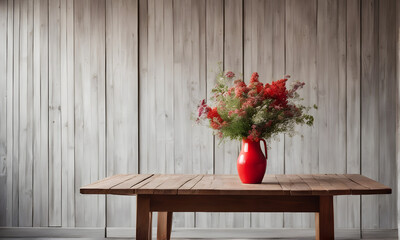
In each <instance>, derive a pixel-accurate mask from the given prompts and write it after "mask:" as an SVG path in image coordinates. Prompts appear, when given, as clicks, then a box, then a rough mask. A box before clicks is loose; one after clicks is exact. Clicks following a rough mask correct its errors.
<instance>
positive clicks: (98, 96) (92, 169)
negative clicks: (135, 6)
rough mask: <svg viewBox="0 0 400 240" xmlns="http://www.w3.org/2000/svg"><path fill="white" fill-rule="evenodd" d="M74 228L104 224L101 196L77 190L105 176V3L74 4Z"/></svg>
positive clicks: (89, 1)
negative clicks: (81, 192)
mask: <svg viewBox="0 0 400 240" xmlns="http://www.w3.org/2000/svg"><path fill="white" fill-rule="evenodd" d="M74 11H75V15H74V27H75V35H74V44H75V66H74V72H75V209H76V210H75V220H76V223H75V225H76V226H78V227H89V226H90V227H102V226H104V224H105V207H104V206H105V201H104V196H83V195H81V194H80V193H79V187H80V186H82V185H85V184H89V183H91V182H94V181H96V180H98V179H101V178H104V175H105V1H104V0H100V1H97V0H84V1H81V0H79V1H75V2H74Z"/></svg>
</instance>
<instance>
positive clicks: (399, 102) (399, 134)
mask: <svg viewBox="0 0 400 240" xmlns="http://www.w3.org/2000/svg"><path fill="white" fill-rule="evenodd" d="M396 9H397V19H396V20H397V21H396V22H397V67H396V68H397V87H396V89H397V99H396V106H397V108H396V113H397V114H396V116H397V118H396V143H397V144H396V163H397V176H399V174H400V144H399V143H400V47H399V46H400V14H399V12H400V2H399V1H397V2H396ZM399 188H400V178H399V177H397V192H399ZM397 206H400V198H397ZM399 213H400V211H399V208H397V229H400V228H399V226H400V214H399Z"/></svg>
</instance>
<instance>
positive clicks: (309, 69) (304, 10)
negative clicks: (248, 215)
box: [284, 0, 319, 228]
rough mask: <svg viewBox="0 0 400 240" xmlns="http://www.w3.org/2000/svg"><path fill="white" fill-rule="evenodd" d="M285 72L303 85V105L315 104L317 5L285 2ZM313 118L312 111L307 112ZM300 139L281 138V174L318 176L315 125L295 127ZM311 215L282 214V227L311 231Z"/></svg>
mask: <svg viewBox="0 0 400 240" xmlns="http://www.w3.org/2000/svg"><path fill="white" fill-rule="evenodd" d="M285 15H286V41H285V42H286V72H287V73H288V74H290V75H291V76H292V79H294V80H300V81H304V82H305V83H306V85H305V87H304V88H303V89H302V90H301V93H300V94H301V95H302V96H304V101H303V103H304V104H305V105H312V104H318V102H317V75H316V73H317V71H316V60H317V59H316V57H317V55H316V53H317V52H316V45H317V36H316V34H317V2H316V1H307V0H305V1H302V0H300V1H297V0H288V1H286V14H285ZM310 113H311V114H313V115H314V116H316V111H311V112H310ZM297 131H299V132H300V134H301V135H297V136H295V137H293V138H290V137H288V136H285V173H288V174H290V173H315V172H318V146H319V143H318V121H315V122H314V126H313V127H308V126H304V127H298V128H297ZM313 225H314V221H313V216H312V215H311V214H305V213H301V214H290V213H289V214H286V213H285V214H284V227H294V228H297V227H300V228H304V227H312V226H313Z"/></svg>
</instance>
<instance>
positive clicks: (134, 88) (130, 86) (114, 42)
mask: <svg viewBox="0 0 400 240" xmlns="http://www.w3.org/2000/svg"><path fill="white" fill-rule="evenodd" d="M137 11H138V1H131V0H117V1H115V0H108V1H106V15H107V19H106V20H107V22H106V56H107V59H106V72H107V76H106V79H107V81H106V84H107V88H106V96H107V176H111V175H114V174H117V173H137V172H138V127H137V126H138V114H137V112H138V100H139V99H138V25H137V22H138V21H137V16H138V15H137V14H138V12H137ZM127 22H129V25H126V23H127ZM135 206H136V202H135V199H134V198H129V197H124V196H112V195H110V196H107V213H106V215H107V226H109V227H116V226H125V227H129V226H135V220H136V218H135V215H134V214H135V211H136V208H135ZM126 209H129V211H126Z"/></svg>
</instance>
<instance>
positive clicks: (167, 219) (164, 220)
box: [157, 212, 172, 240]
mask: <svg viewBox="0 0 400 240" xmlns="http://www.w3.org/2000/svg"><path fill="white" fill-rule="evenodd" d="M171 228H172V212H158V222H157V240H169V239H171Z"/></svg>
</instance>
